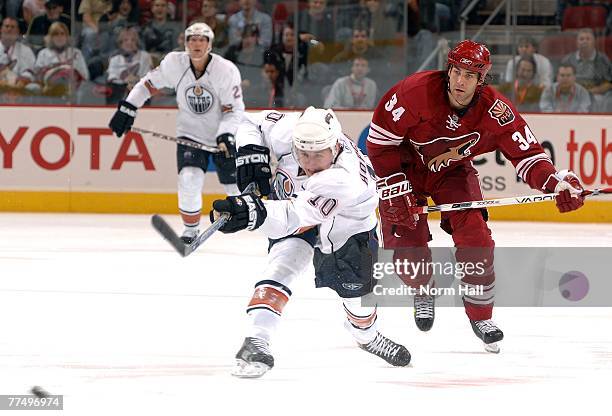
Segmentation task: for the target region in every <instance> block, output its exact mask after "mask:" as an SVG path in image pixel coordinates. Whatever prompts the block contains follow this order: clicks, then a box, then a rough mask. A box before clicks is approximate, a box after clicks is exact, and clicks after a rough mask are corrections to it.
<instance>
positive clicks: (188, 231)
mask: <svg viewBox="0 0 612 416" xmlns="http://www.w3.org/2000/svg"><path fill="white" fill-rule="evenodd" d="M198 233H199V230H198V229H197V228H193V227H186V228H185V231H183V235H181V240H182V241H183V243H185V244H186V245H189V244H191V243H193V240H195V239H196V238H197V236H198Z"/></svg>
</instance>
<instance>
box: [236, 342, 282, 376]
mask: <svg viewBox="0 0 612 416" xmlns="http://www.w3.org/2000/svg"><path fill="white" fill-rule="evenodd" d="M272 367H274V357H272V354H270V350H269V349H268V342H267V341H265V340H263V339H261V338H252V337H247V338H245V339H244V343H243V344H242V347H241V348H240V351H238V353H237V354H236V367H234V370H233V371H232V375H233V376H236V377H241V378H257V377H261V376H263V375H264V374H265V373H266V372H267V371H268V370H270V369H271V368H272Z"/></svg>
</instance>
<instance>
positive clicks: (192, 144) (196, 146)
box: [132, 127, 221, 153]
mask: <svg viewBox="0 0 612 416" xmlns="http://www.w3.org/2000/svg"><path fill="white" fill-rule="evenodd" d="M132 130H133V131H135V132H136V133H141V134H148V135H150V136H152V137H156V138H158V139H162V140H168V141H169V142H174V143H178V144H182V145H183V146H187V147H193V148H194V149H202V150H206V151H207V152H210V153H219V152H220V151H221V150H220V149H219V148H218V147H214V146H207V145H205V144H202V143H198V142H194V141H192V140H187V139H181V138H180V137H174V136H168V135H167V134H162V133H157V132H154V131H151V130H147V129H141V128H140V127H132Z"/></svg>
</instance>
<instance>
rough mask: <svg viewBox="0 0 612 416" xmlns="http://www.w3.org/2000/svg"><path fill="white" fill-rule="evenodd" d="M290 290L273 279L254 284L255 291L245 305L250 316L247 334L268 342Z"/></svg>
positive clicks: (277, 323)
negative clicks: (247, 304) (250, 323)
mask: <svg viewBox="0 0 612 416" xmlns="http://www.w3.org/2000/svg"><path fill="white" fill-rule="evenodd" d="M290 297H291V290H289V288H288V287H287V286H285V285H283V284H282V283H278V282H275V281H273V280H262V281H261V282H258V283H257V284H256V285H255V292H254V293H253V297H252V298H251V301H250V302H249V306H247V314H248V315H249V316H250V317H251V321H252V325H251V329H250V331H249V333H248V335H247V336H249V337H255V338H261V339H264V340H266V341H267V342H270V338H271V337H272V334H273V333H274V332H275V331H276V329H277V327H278V325H279V323H280V318H281V315H282V313H283V309H284V308H285V305H286V304H287V302H289V298H290Z"/></svg>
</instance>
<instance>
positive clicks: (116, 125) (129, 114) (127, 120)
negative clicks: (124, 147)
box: [108, 100, 137, 137]
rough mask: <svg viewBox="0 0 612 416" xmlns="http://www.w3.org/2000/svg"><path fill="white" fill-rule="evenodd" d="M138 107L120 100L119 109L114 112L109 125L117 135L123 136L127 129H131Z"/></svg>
mask: <svg viewBox="0 0 612 416" xmlns="http://www.w3.org/2000/svg"><path fill="white" fill-rule="evenodd" d="M136 110H137V108H136V107H135V106H133V105H132V104H130V103H128V102H127V101H125V100H122V101H119V105H118V106H117V111H115V114H113V118H111V121H110V123H108V127H110V128H111V130H112V131H113V132H115V134H116V135H117V137H121V136H123V134H124V133H125V132H126V131H129V130H130V129H131V128H132V124H134V118H136Z"/></svg>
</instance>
